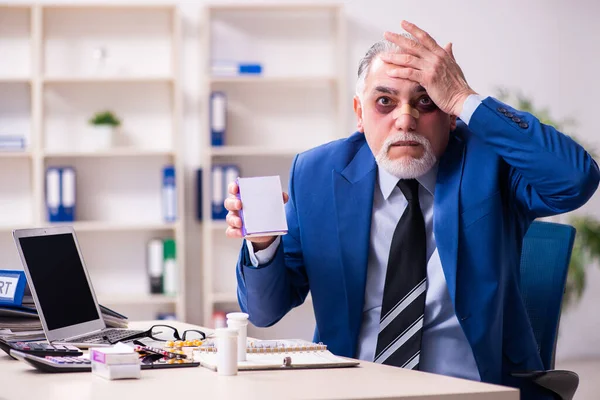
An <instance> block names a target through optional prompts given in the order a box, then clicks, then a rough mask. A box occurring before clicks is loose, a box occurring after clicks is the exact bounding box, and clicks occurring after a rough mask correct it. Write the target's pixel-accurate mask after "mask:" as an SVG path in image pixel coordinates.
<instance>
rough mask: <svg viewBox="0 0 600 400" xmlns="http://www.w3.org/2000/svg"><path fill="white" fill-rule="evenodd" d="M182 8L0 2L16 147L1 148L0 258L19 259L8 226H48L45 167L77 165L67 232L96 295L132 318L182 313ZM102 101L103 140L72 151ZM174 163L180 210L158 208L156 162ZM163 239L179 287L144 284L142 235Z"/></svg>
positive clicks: (0, 42)
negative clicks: (109, 131)
mask: <svg viewBox="0 0 600 400" xmlns="http://www.w3.org/2000/svg"><path fill="white" fill-rule="evenodd" d="M180 47H181V18H180V15H179V10H178V8H177V6H175V5H143V4H140V5H119V4H112V5H110V4H106V5H102V4H90V5H79V4H64V5H53V4H45V5H22V6H21V5H19V6H15V5H1V4H0V54H2V57H3V58H4V59H10V60H11V62H2V63H0V134H4V135H8V134H22V135H24V136H25V138H26V143H27V147H26V149H25V150H24V151H20V152H16V151H13V152H7V151H3V152H0V170H1V171H2V172H0V206H2V207H3V213H2V215H1V216H0V251H1V252H2V253H1V254H2V257H1V258H0V263H1V264H0V268H9V269H10V268H21V266H20V262H19V260H18V257H17V254H16V250H15V248H14V244H13V243H12V237H11V231H12V229H15V228H25V227H39V226H50V225H51V224H50V223H48V222H47V221H48V220H47V216H46V209H45V171H46V168H47V167H50V166H63V165H69V166H73V167H74V168H75V170H76V181H77V187H76V197H77V203H76V207H77V218H76V221H75V222H74V223H71V224H70V225H73V226H74V228H75V231H76V232H77V234H78V240H79V242H80V245H81V248H82V252H83V255H84V258H85V261H86V265H87V268H88V271H89V273H90V275H91V277H92V281H93V283H94V288H95V292H96V295H97V296H98V299H99V301H100V303H102V304H106V305H109V306H111V307H115V308H117V309H118V310H119V311H123V312H124V313H125V314H126V315H128V316H129V317H130V318H132V319H154V318H156V315H157V313H159V312H160V313H175V314H176V317H177V319H179V320H185V319H186V315H185V309H186V304H185V298H186V297H185V291H184V289H185V285H184V283H185V276H186V270H185V260H184V254H185V224H184V219H183V216H184V191H183V188H184V185H183V183H184V180H183V179H184V169H183V165H184V164H183V154H182V147H183V143H182V135H181V115H182V100H181V87H180V86H181V83H180ZM103 109H111V110H113V111H114V112H115V113H116V114H117V115H118V116H119V117H120V118H121V119H122V121H123V125H122V127H121V129H120V131H119V132H118V133H117V134H116V135H115V140H114V143H113V145H112V146H111V147H110V148H107V149H101V150H88V151H83V150H82V148H81V147H80V146H79V141H80V140H81V138H82V136H83V135H87V134H90V133H91V132H90V128H89V126H88V124H87V121H88V119H89V118H90V117H91V116H92V115H93V114H94V113H95V112H97V111H102V110H103ZM168 164H173V165H174V166H175V169H176V171H177V173H176V190H177V199H178V204H177V208H178V217H179V220H178V221H176V222H173V223H166V222H164V221H163V219H162V212H161V210H162V202H161V188H162V175H161V172H162V168H163V167H164V166H165V165H168ZM152 238H174V239H175V241H176V243H177V265H178V269H179V292H178V294H177V295H176V296H167V295H150V294H149V283H148V281H147V280H148V278H147V274H146V242H147V241H148V240H150V239H152Z"/></svg>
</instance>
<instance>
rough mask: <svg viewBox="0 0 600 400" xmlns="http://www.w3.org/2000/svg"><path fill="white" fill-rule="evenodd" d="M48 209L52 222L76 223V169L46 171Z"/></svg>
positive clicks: (49, 169) (60, 168)
mask: <svg viewBox="0 0 600 400" xmlns="http://www.w3.org/2000/svg"><path fill="white" fill-rule="evenodd" d="M46 207H47V209H48V220H49V221H50V222H73V221H75V169H74V168H73V167H48V168H47V169H46Z"/></svg>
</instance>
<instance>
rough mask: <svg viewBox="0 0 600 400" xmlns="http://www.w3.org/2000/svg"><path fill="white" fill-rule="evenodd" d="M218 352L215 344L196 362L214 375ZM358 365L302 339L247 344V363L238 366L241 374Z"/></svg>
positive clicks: (198, 355) (197, 352)
mask: <svg viewBox="0 0 600 400" xmlns="http://www.w3.org/2000/svg"><path fill="white" fill-rule="evenodd" d="M217 353H218V349H217V347H216V346H215V345H214V343H209V344H208V345H207V346H201V347H199V348H198V349H196V350H195V351H194V360H195V361H199V362H200V365H201V366H203V367H206V368H209V369H212V370H213V371H216V370H217V363H218V361H217V360H218V354H217ZM357 365H359V362H358V361H356V360H352V359H348V358H344V357H338V356H336V355H334V354H333V353H331V352H330V351H329V350H327V346H325V345H324V344H320V343H319V344H315V343H311V342H307V341H305V340H301V339H287V340H250V339H249V340H248V347H247V350H246V361H239V362H238V370H240V371H248V370H259V369H306V368H344V367H355V366H357Z"/></svg>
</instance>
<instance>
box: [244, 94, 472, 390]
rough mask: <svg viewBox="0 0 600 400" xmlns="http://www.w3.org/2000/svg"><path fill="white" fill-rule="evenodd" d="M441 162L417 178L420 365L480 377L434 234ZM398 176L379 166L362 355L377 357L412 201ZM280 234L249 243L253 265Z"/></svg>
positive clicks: (466, 115)
mask: <svg viewBox="0 0 600 400" xmlns="http://www.w3.org/2000/svg"><path fill="white" fill-rule="evenodd" d="M481 100H482V98H481V97H480V96H479V95H471V96H469V97H468V98H467V100H466V101H465V103H464V105H463V110H462V112H461V115H460V118H461V120H463V122H465V123H466V124H467V125H468V124H469V121H470V119H471V116H472V115H473V113H474V112H475V110H476V109H477V107H478V106H479V105H480V104H481ZM436 176H437V166H436V167H434V168H433V169H432V170H430V171H429V172H428V173H427V174H425V175H423V176H421V177H419V178H417V180H418V181H419V183H420V186H419V202H420V205H421V211H422V213H423V217H424V219H425V231H426V237H427V259H428V263H427V291H426V295H425V315H424V323H423V336H422V341H421V355H420V361H419V369H420V370H421V371H427V372H432V373H436V374H442V375H448V376H455V377H459V378H465V379H471V380H480V377H479V371H478V369H477V365H476V363H475V358H474V357H473V351H472V350H471V346H470V345H469V342H468V341H467V338H466V337H465V334H464V332H463V330H462V328H461V326H460V324H459V322H458V319H457V318H456V314H455V312H454V307H453V306H452V301H451V299H450V295H449V294H448V287H447V285H446V279H445V277H444V271H443V269H442V264H441V260H440V257H439V254H438V251H437V246H436V242H435V235H434V233H433V213H434V210H433V198H434V196H435V184H436ZM397 183H398V178H396V177H395V176H393V175H391V174H389V173H388V172H387V171H385V170H384V169H382V168H379V167H378V169H377V185H375V193H374V198H373V211H372V215H371V236H370V242H369V260H368V267H367V268H368V269H367V282H366V287H365V302H364V306H363V316H362V324H361V329H360V334H359V337H358V351H357V354H358V358H359V359H361V360H366V361H373V359H374V356H375V348H376V346H377V336H378V334H379V321H380V316H381V304H382V302H383V288H384V285H385V275H386V270H387V261H388V255H389V252H390V246H391V243H392V236H393V234H394V230H395V228H396V225H397V224H398V221H399V220H400V217H401V216H402V213H403V212H404V210H405V208H406V206H407V205H408V202H407V201H406V199H405V197H404V195H403V194H402V192H401V191H400V189H399V188H398V187H397V186H396V184H397ZM279 243H280V239H279V237H278V238H277V239H276V240H275V242H273V244H272V245H271V246H269V247H268V248H266V249H264V250H261V251H258V252H256V253H254V250H253V247H252V243H251V242H249V241H248V242H247V245H248V250H249V253H250V259H251V261H252V264H253V265H254V266H258V265H260V264H265V263H267V262H269V261H270V260H271V259H272V258H273V257H274V255H275V252H276V250H277V247H278V246H279Z"/></svg>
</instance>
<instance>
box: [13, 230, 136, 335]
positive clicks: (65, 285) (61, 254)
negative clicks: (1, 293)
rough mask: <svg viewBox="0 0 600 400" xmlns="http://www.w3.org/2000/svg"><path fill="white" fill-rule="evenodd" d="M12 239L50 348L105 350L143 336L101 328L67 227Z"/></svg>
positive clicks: (20, 234) (25, 232)
mask: <svg viewBox="0 0 600 400" xmlns="http://www.w3.org/2000/svg"><path fill="white" fill-rule="evenodd" d="M13 238H14V240H15V244H16V245H17V250H18V252H19V256H20V258H21V263H22V264H23V269H24V270H25V275H26V276H27V282H28V283H29V286H30V288H31V294H32V295H33V300H34V302H35V305H36V307H37V310H38V314H39V316H40V320H41V321H42V327H43V328H44V334H45V335H46V339H47V340H48V342H49V343H52V344H70V345H74V346H78V347H90V346H109V345H111V344H112V343H116V342H117V341H119V340H123V339H125V338H127V337H129V336H132V335H135V334H137V333H141V332H142V331H139V330H131V329H123V328H107V327H106V324H105V323H104V319H103V318H102V313H101V311H100V307H99V305H98V301H97V300H96V295H95V294H94V288H93V287H92V282H91V281H90V277H89V275H88V273H87V270H86V268H85V263H84V262H83V257H82V256H81V250H80V247H79V244H78V242H77V238H76V237H75V231H74V230H73V228H72V227H70V226H60V227H51V228H35V229H16V230H13Z"/></svg>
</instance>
